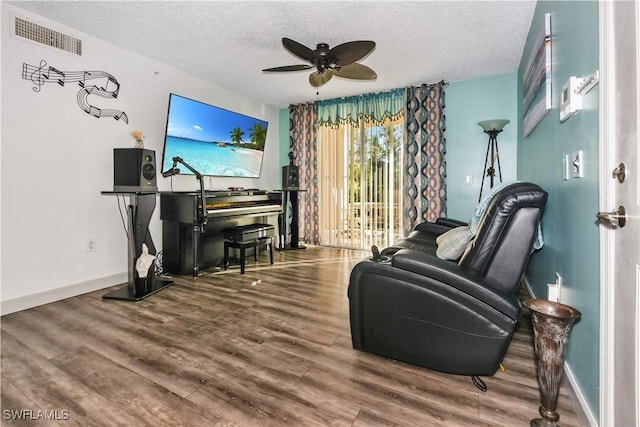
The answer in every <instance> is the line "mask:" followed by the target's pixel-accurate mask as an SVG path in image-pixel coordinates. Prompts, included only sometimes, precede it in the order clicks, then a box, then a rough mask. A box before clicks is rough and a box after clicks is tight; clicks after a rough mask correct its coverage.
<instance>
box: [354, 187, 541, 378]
mask: <svg viewBox="0 0 640 427" xmlns="http://www.w3.org/2000/svg"><path fill="white" fill-rule="evenodd" d="M546 200H547V193H546V192H545V191H543V190H542V189H541V188H540V187H538V186H537V185H535V184H531V183H526V182H518V183H513V184H509V185H506V186H504V187H502V188H500V189H499V191H497V192H496V193H495V194H493V195H492V197H491V198H490V201H489V202H488V203H487V204H486V208H485V210H484V214H483V216H482V218H481V219H480V220H479V222H478V224H477V230H476V231H475V233H474V234H473V237H472V240H471V241H470V243H469V244H468V245H467V246H466V251H465V252H464V254H463V255H462V256H461V257H460V258H459V259H458V260H454V261H451V260H447V259H440V258H438V257H437V256H436V254H435V253H436V250H437V247H438V245H437V244H436V242H435V240H436V238H437V237H438V236H440V235H442V234H443V233H445V232H446V231H448V230H451V229H453V228H455V227H459V226H464V223H461V222H458V221H451V220H447V219H442V220H439V221H437V222H436V223H424V224H420V225H419V226H417V227H416V228H415V229H414V231H413V232H412V233H411V234H410V235H409V236H408V237H407V238H406V239H404V240H401V241H399V242H397V243H396V244H394V246H392V247H390V248H386V249H385V250H383V251H382V255H386V257H385V256H383V257H381V261H375V260H372V259H368V260H364V261H361V262H360V263H358V264H357V265H356V266H355V267H354V268H353V270H352V272H351V277H350V282H349V289H348V296H349V310H350V320H351V337H352V342H353V347H354V348H355V349H358V350H362V351H366V352H370V353H375V354H378V355H382V356H386V357H390V358H393V359H396V360H400V361H404V362H408V363H412V364H415V365H419V366H423V367H426V368H429V369H433V370H436V371H441V372H447V373H452V374H462V375H493V374H495V372H496V370H497V369H498V367H499V364H500V362H501V361H502V359H503V357H504V355H505V353H506V351H507V348H508V346H509V343H510V341H511V338H512V336H513V332H514V330H515V327H516V324H517V322H518V320H519V318H520V313H521V307H520V302H519V300H518V297H517V295H516V293H517V289H518V286H519V283H520V279H521V277H522V275H523V273H524V271H525V268H526V266H527V263H528V261H529V258H530V255H531V253H532V252H533V249H532V245H533V243H534V241H535V240H536V237H537V232H538V230H539V221H540V216H541V214H542V211H543V209H544V206H545V204H546Z"/></svg>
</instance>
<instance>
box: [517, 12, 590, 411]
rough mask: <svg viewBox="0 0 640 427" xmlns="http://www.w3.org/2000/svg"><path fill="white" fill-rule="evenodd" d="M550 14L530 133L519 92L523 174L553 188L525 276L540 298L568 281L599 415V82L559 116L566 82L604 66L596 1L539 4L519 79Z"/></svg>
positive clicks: (575, 348)
mask: <svg viewBox="0 0 640 427" xmlns="http://www.w3.org/2000/svg"><path fill="white" fill-rule="evenodd" d="M545 13H550V14H551V33H552V41H551V46H552V47H551V49H552V54H551V57H552V71H551V72H552V100H553V108H552V109H551V110H550V111H549V112H548V114H547V115H546V116H545V117H544V118H543V119H542V121H541V122H540V123H539V124H538V126H537V127H536V128H535V129H534V130H533V132H532V133H531V134H530V135H529V136H528V137H526V138H525V137H524V136H523V135H522V114H523V111H522V107H521V100H522V89H521V87H522V86H521V83H519V84H518V100H519V101H518V117H519V120H520V126H519V136H518V179H520V180H526V181H532V182H536V183H538V184H539V185H540V186H541V187H542V188H544V189H545V190H546V191H547V192H548V193H549V199H548V203H547V207H546V210H545V213H544V215H543V218H542V230H543V235H544V239H545V246H544V248H543V249H542V250H541V251H539V252H538V253H536V254H534V256H533V257H532V259H531V262H530V264H529V268H528V270H527V279H528V281H529V284H530V286H531V289H532V290H533V292H534V294H535V296H536V297H540V298H546V296H547V287H546V284H547V283H552V282H554V275H555V273H556V272H558V273H560V275H561V276H562V277H563V279H564V285H563V287H562V289H561V302H563V303H565V304H568V305H570V306H572V307H575V308H577V309H578V310H580V311H581V312H582V318H581V319H580V321H579V322H578V323H576V325H575V326H574V328H573V332H572V335H571V339H570V341H569V348H568V356H567V365H568V368H569V369H568V370H569V371H570V375H572V376H573V378H574V380H575V381H576V384H577V386H578V388H579V391H580V393H581V394H582V396H583V397H584V399H585V401H586V404H587V405H588V411H591V415H592V416H593V417H594V418H595V419H596V420H597V419H598V405H599V403H598V402H599V391H598V389H599V382H598V378H599V369H598V366H599V355H598V352H599V342H598V336H599V304H600V301H599V296H600V289H599V286H600V281H599V274H600V269H599V247H598V245H599V240H598V225H597V223H596V221H595V213H596V212H597V211H598V132H599V129H598V94H599V90H598V89H599V87H598V86H596V87H595V88H594V89H592V90H591V91H590V92H589V93H588V94H587V95H586V96H584V97H583V107H584V109H583V110H582V111H581V112H579V113H578V114H576V115H575V116H573V117H572V118H570V119H569V120H568V121H566V122H562V123H561V122H560V120H559V116H558V105H559V97H560V91H561V88H562V85H563V84H564V82H565V81H566V80H567V79H568V78H569V77H570V76H577V77H584V76H588V75H590V74H592V73H593V72H595V71H596V70H597V69H598V66H599V51H598V2H592V1H584V2H583V1H543V2H538V3H537V6H536V11H535V15H534V17H533V20H532V24H531V29H530V32H529V36H528V38H527V42H526V45H525V48H524V51H523V55H522V59H521V61H520V67H519V69H518V82H522V76H523V74H524V69H525V67H526V62H527V60H528V58H529V55H530V53H531V51H532V49H533V44H534V41H535V37H536V35H537V34H538V33H539V32H541V31H542V30H541V27H542V26H543V22H544V14H545ZM577 150H582V151H583V152H584V171H585V176H584V178H570V179H569V180H566V181H565V180H563V173H562V171H563V162H562V158H563V156H564V154H566V153H568V154H571V153H573V152H574V151H577Z"/></svg>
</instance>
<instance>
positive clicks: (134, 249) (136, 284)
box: [102, 191, 173, 301]
mask: <svg viewBox="0 0 640 427" xmlns="http://www.w3.org/2000/svg"><path fill="white" fill-rule="evenodd" d="M102 194H105V195H109V194H115V195H117V194H128V195H129V205H128V206H127V252H128V269H127V275H128V277H127V284H126V286H124V287H122V288H120V289H117V290H115V291H112V292H109V293H107V294H105V295H103V296H102V298H104V299H120V300H127V301H140V300H142V299H144V298H146V297H148V296H149V295H153V294H154V293H156V292H158V291H160V290H162V289H164V288H166V287H167V286H170V285H171V284H173V280H171V279H170V278H167V277H162V276H156V275H155V272H154V271H153V267H151V268H150V270H151V271H150V273H149V275H148V276H147V277H146V278H139V277H136V276H137V271H136V269H135V265H136V260H137V259H138V257H140V255H141V254H142V244H143V243H144V244H146V245H147V248H148V250H149V253H150V254H155V253H156V248H155V245H154V244H153V239H152V238H151V233H150V232H149V222H151V215H152V214H153V211H154V209H155V207H156V194H157V193H156V192H142V191H141V192H135V191H130V192H126V193H125V192H116V191H103V192H102Z"/></svg>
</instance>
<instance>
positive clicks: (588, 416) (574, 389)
mask: <svg viewBox="0 0 640 427" xmlns="http://www.w3.org/2000/svg"><path fill="white" fill-rule="evenodd" d="M522 282H523V283H524V287H525V289H526V290H527V293H528V294H529V296H530V297H531V298H537V297H536V295H535V293H534V292H533V290H532V289H531V285H529V281H528V280H527V278H526V277H523V278H522ZM564 379H566V381H565V385H567V391H568V392H569V396H570V397H571V403H572V404H573V409H574V410H575V411H576V416H577V417H578V420H580V425H589V426H594V427H595V426H597V425H598V420H597V419H596V418H595V417H594V415H593V412H592V411H591V410H590V409H589V405H588V403H587V401H586V399H585V398H584V394H583V393H582V390H581V389H580V387H579V386H578V383H577V381H576V379H575V376H574V375H573V371H572V370H571V367H570V366H569V365H568V364H567V362H564ZM560 416H561V417H562V414H560Z"/></svg>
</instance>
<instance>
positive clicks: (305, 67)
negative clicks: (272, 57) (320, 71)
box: [262, 64, 313, 71]
mask: <svg viewBox="0 0 640 427" xmlns="http://www.w3.org/2000/svg"><path fill="white" fill-rule="evenodd" d="M310 68H313V65H306V64H300V65H285V66H284V67H273V68H265V69H264V70H262V71H302V70H308V69H310Z"/></svg>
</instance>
